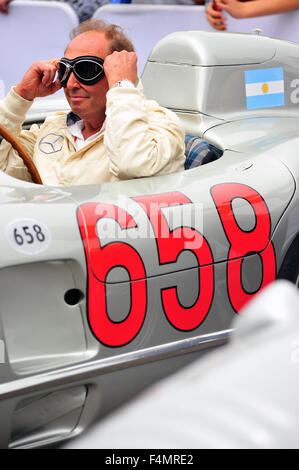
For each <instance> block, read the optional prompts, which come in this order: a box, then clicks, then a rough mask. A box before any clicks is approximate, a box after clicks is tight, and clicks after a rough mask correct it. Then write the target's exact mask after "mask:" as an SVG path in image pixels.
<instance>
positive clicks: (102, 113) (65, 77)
mask: <svg viewBox="0 0 299 470" xmlns="http://www.w3.org/2000/svg"><path fill="white" fill-rule="evenodd" d="M57 71H58V72H59V74H58V78H57V79H55V77H56V73H57ZM61 86H63V87H64V91H65V96H66V98H67V100H68V103H69V105H70V107H71V109H72V113H70V115H68V116H67V115H65V114H61V113H60V114H56V115H54V116H51V117H49V118H47V119H46V120H45V122H44V124H43V125H42V126H41V127H38V126H37V125H33V126H32V127H31V129H30V130H28V131H25V130H22V124H23V121H24V119H25V114H26V112H27V111H28V109H29V108H30V106H31V104H32V102H33V100H34V98H36V97H43V96H48V95H51V94H53V93H55V92H56V91H57V90H59V89H60V88H61ZM0 122H2V123H3V124H4V125H6V126H7V127H8V128H9V130H10V131H11V132H13V133H14V134H15V135H16V136H18V137H19V139H20V141H21V142H22V143H23V145H24V146H25V148H26V150H27V151H28V153H29V154H30V155H31V156H32V159H33V161H34V163H35V165H36V167H37V169H38V171H39V173H40V176H41V179H42V181H43V183H44V184H46V185H79V184H88V183H100V182H106V181H118V180H121V179H129V178H139V177H143V176H151V175H158V174H165V173H171V172H175V171H180V170H182V169H183V167H184V161H185V157H184V130H183V127H182V125H181V123H180V121H179V119H178V118H177V116H176V115H175V114H174V113H172V112H171V111H169V110H167V109H165V108H162V107H160V106H159V105H158V104H157V103H156V102H155V101H152V100H147V99H146V98H145V96H144V94H143V92H142V87H141V84H140V82H139V80H138V77H137V57H136V54H135V52H134V51H133V46H132V44H131V42H130V40H129V39H128V38H126V37H125V36H124V35H123V33H122V31H121V30H120V28H118V27H116V26H113V25H106V24H105V23H103V22H102V21H99V20H97V21H96V20H88V21H87V22H83V23H81V24H80V25H79V26H78V27H77V28H76V29H75V30H74V31H73V39H72V40H71V42H70V43H69V45H68V46H67V48H66V51H65V54H64V58H62V59H60V60H59V59H52V60H49V61H39V62H35V63H34V64H33V65H32V66H31V67H30V68H29V70H28V71H27V72H26V74H25V75H24V77H23V78H22V80H21V81H20V83H18V85H17V86H15V87H14V88H12V89H11V90H10V92H9V93H8V95H7V96H6V98H5V99H4V100H3V101H2V103H1V105H0ZM0 169H1V170H2V171H5V172H6V173H8V174H10V175H11V176H14V177H17V178H20V179H24V180H27V181H30V180H31V177H30V175H29V173H28V170H27V169H26V167H25V166H24V164H23V161H22V159H21V158H20V157H19V156H18V155H17V154H16V152H15V150H13V149H12V147H11V146H10V144H8V143H7V142H4V141H3V142H2V144H1V147H0Z"/></svg>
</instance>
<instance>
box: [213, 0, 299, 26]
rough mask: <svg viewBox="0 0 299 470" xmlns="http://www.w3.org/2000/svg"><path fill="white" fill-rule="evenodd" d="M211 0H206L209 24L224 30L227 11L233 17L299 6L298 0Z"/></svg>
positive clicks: (292, 8)
mask: <svg viewBox="0 0 299 470" xmlns="http://www.w3.org/2000/svg"><path fill="white" fill-rule="evenodd" d="M215 4H216V5H214V3H213V0H208V1H206V17H207V20H208V22H209V23H210V25H211V26H212V27H213V28H215V29H218V30H220V31H223V30H226V29H227V28H226V16H225V14H224V13H223V12H225V11H226V12H227V13H228V14H229V15H231V16H233V17H234V18H251V17H254V16H265V15H274V14H277V13H283V12H285V11H290V10H296V9H297V8H299V0H216V1H215Z"/></svg>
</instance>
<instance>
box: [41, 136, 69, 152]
mask: <svg viewBox="0 0 299 470" xmlns="http://www.w3.org/2000/svg"><path fill="white" fill-rule="evenodd" d="M63 140H64V137H63V136H62V135H59V134H47V135H45V137H43V138H42V139H41V140H40V141H39V144H38V147H39V149H40V151H41V152H43V153H47V154H50V153H56V152H60V150H61V149H62V145H63Z"/></svg>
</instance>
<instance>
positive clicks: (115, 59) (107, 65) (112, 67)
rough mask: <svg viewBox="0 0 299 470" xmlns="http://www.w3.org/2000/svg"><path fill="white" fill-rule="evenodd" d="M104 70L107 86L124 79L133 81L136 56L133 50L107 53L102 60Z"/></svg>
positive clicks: (135, 72)
mask: <svg viewBox="0 0 299 470" xmlns="http://www.w3.org/2000/svg"><path fill="white" fill-rule="evenodd" d="M104 71H105V75H106V78H107V81H108V85H109V88H111V87H112V86H113V85H115V84H116V83H117V82H119V81H120V80H125V79H127V80H130V81H131V82H132V83H135V81H136V79H137V56H136V54H135V52H128V51H121V52H116V51H115V52H113V53H112V54H110V55H108V56H107V57H106V59H105V62H104Z"/></svg>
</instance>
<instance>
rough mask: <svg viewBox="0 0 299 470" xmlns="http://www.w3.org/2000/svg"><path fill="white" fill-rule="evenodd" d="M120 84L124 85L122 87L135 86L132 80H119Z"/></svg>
mask: <svg viewBox="0 0 299 470" xmlns="http://www.w3.org/2000/svg"><path fill="white" fill-rule="evenodd" d="M118 86H120V87H122V88H135V87H134V85H133V83H132V82H131V81H130V80H127V79H125V80H120V82H118Z"/></svg>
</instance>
